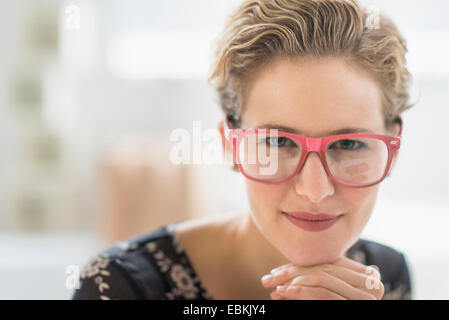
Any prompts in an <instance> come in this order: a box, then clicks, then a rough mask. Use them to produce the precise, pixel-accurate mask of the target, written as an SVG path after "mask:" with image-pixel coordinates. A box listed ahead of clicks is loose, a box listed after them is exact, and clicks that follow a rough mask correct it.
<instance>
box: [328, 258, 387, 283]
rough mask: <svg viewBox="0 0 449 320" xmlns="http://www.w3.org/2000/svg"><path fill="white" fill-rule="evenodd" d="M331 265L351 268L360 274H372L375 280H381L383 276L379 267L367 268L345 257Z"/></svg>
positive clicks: (371, 266)
mask: <svg viewBox="0 0 449 320" xmlns="http://www.w3.org/2000/svg"><path fill="white" fill-rule="evenodd" d="M330 264H331V265H337V266H342V267H345V268H349V269H351V270H354V271H356V272H359V273H363V274H370V275H372V276H374V277H375V278H377V279H379V280H381V274H380V272H379V267H377V266H374V265H370V266H367V265H364V264H362V263H360V262H358V261H355V260H352V259H350V258H348V257H344V256H343V257H340V258H339V259H337V260H336V261H334V262H332V263H330Z"/></svg>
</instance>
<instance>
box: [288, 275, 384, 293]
mask: <svg viewBox="0 0 449 320" xmlns="http://www.w3.org/2000/svg"><path fill="white" fill-rule="evenodd" d="M290 285H302V286H308V287H322V288H326V289H328V290H330V291H332V292H334V293H336V294H339V295H341V296H343V297H345V298H347V299H350V300H375V299H377V297H376V296H375V295H374V292H367V291H365V290H363V289H361V288H356V287H353V286H352V285H350V284H349V283H348V282H346V281H344V280H342V279H341V278H338V277H336V276H334V275H332V274H330V273H328V272H326V271H322V270H320V271H315V272H311V273H307V274H304V275H302V276H298V277H295V278H294V279H293V280H292V281H291V282H290Z"/></svg>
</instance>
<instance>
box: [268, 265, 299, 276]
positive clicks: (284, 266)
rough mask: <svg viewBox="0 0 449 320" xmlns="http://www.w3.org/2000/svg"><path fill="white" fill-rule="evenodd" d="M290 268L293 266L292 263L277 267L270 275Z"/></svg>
mask: <svg viewBox="0 0 449 320" xmlns="http://www.w3.org/2000/svg"><path fill="white" fill-rule="evenodd" d="M291 266H293V263H287V264H283V265H282V266H279V267H277V268H273V269H271V271H270V273H271V274H273V273H276V272H278V271H281V270H283V269H285V268H289V267H291Z"/></svg>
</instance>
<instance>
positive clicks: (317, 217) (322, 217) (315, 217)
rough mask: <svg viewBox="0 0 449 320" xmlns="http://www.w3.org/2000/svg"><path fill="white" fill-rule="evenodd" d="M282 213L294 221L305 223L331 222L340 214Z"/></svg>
mask: <svg viewBox="0 0 449 320" xmlns="http://www.w3.org/2000/svg"><path fill="white" fill-rule="evenodd" d="M283 213H285V214H287V215H289V216H292V217H294V218H296V219H301V220H306V221H327V220H333V219H335V218H337V217H338V216H341V215H342V214H330V213H309V212H304V211H291V212H286V211H283Z"/></svg>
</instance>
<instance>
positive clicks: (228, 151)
mask: <svg viewBox="0 0 449 320" xmlns="http://www.w3.org/2000/svg"><path fill="white" fill-rule="evenodd" d="M218 130H219V131H220V136H221V146H222V148H223V153H224V157H225V160H226V162H227V163H229V162H231V163H233V165H232V170H234V171H236V172H239V167H238V165H237V161H236V157H235V153H234V148H233V146H232V143H231V142H229V141H228V140H226V138H225V134H224V121H223V120H222V121H220V123H219V125H218Z"/></svg>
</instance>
